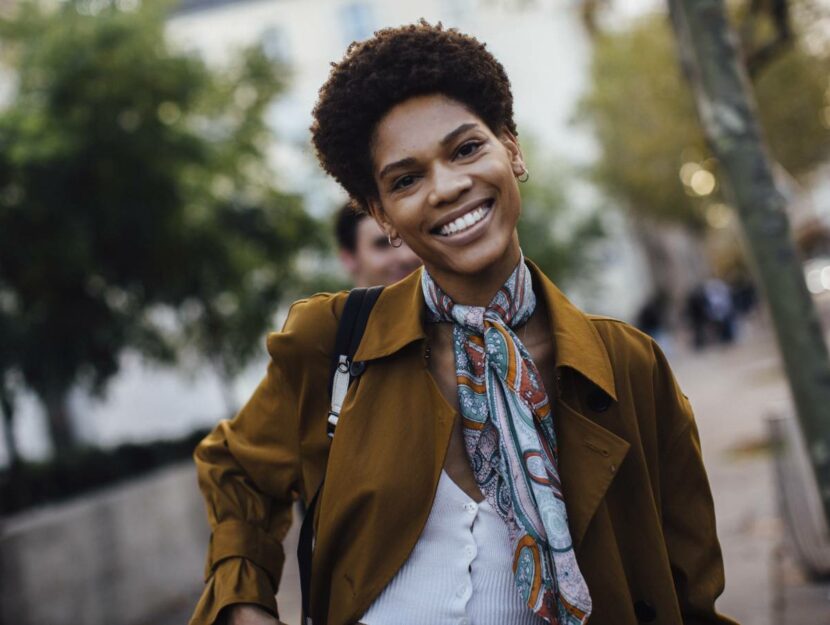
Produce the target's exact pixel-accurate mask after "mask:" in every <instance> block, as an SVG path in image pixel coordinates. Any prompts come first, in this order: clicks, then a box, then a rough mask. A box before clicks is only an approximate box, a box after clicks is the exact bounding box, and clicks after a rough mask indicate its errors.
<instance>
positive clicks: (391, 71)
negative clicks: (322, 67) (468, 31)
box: [311, 20, 518, 211]
mask: <svg viewBox="0 0 830 625" xmlns="http://www.w3.org/2000/svg"><path fill="white" fill-rule="evenodd" d="M429 94H442V95H445V96H447V97H449V98H452V99H454V100H457V101H458V102H460V103H461V104H463V105H464V106H466V107H467V108H469V109H470V110H471V111H472V112H473V113H475V114H476V115H477V116H478V117H480V118H481V119H482V120H483V121H484V123H486V124H487V126H488V127H489V128H490V129H491V130H492V131H493V132H494V133H499V132H501V131H502V130H503V129H507V130H509V131H510V132H512V133H513V134H514V135H517V134H518V132H517V131H516V124H515V122H514V121H513V94H512V93H511V91H510V80H509V79H508V78H507V74H506V73H505V71H504V67H502V65H501V63H499V62H498V61H497V60H496V59H495V57H493V55H492V54H490V52H489V51H488V50H487V49H486V47H485V44H483V43H481V42H479V41H478V40H477V39H475V38H474V37H471V36H469V35H465V34H463V33H460V32H458V31H457V30H455V29H452V28H450V29H444V28H443V26H442V25H441V24H440V23H438V24H437V25H431V24H429V23H427V22H426V21H424V20H421V21H420V22H419V23H417V24H410V25H407V26H402V27H399V28H385V29H383V30H379V31H377V32H376V33H375V35H374V37H372V38H371V39H368V40H366V41H363V42H355V43H352V44H351V45H350V46H349V48H348V49H347V50H346V54H345V56H344V57H343V60H342V61H340V62H339V63H332V70H331V73H330V74H329V77H328V80H327V81H326V82H325V84H324V85H323V86H322V87H321V88H320V93H319V97H318V99H317V104H316V105H315V107H314V111H313V117H314V121H313V123H312V125H311V134H312V141H313V143H314V147H315V149H316V150H317V158H318V159H319V160H320V164H321V165H322V166H323V169H325V170H326V171H327V172H328V173H329V174H330V175H331V176H332V177H333V178H334V179H335V180H337V181H338V182H339V183H340V184H341V185H342V186H343V188H344V189H345V190H346V192H347V193H348V194H349V196H350V197H351V199H352V201H353V203H354V204H355V205H356V208H358V209H362V210H364V211H365V210H366V209H367V206H366V199H367V198H370V197H374V196H376V194H377V190H376V186H375V181H374V177H373V175H372V160H371V145H370V144H371V140H372V134H373V133H374V130H375V127H376V126H377V124H378V122H379V121H380V120H381V118H383V116H384V115H385V114H386V113H387V112H388V111H389V110H390V109H391V108H392V107H394V106H395V105H396V104H399V103H400V102H403V101H404V100H408V99H409V98H412V97H415V96H420V95H429Z"/></svg>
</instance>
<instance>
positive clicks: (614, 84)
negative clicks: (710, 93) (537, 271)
mask: <svg viewBox="0 0 830 625" xmlns="http://www.w3.org/2000/svg"><path fill="white" fill-rule="evenodd" d="M828 69H830V68H828V66H827V62H826V59H820V58H817V57H813V56H810V55H809V54H807V53H806V52H805V51H804V50H803V49H801V48H800V47H798V46H795V47H794V48H792V49H790V50H787V51H785V52H783V53H782V54H781V56H780V57H779V58H777V59H776V60H775V61H774V62H773V63H772V64H771V65H770V66H768V67H766V68H764V69H763V70H762V71H761V72H760V74H759V77H758V80H757V84H756V97H757V100H758V106H759V109H760V117H761V122H762V124H763V126H764V130H765V132H766V134H767V138H768V141H769V145H770V149H771V150H772V153H773V156H774V157H775V158H776V159H777V160H778V161H779V162H780V163H781V165H783V167H784V168H785V169H787V170H788V171H790V172H791V173H792V174H794V175H795V176H799V175H802V174H806V173H808V172H809V171H810V169H811V168H813V167H814V166H816V165H817V164H818V163H819V162H821V161H822V160H823V159H824V158H827V156H828V146H830V129H828V127H827V126H826V125H822V121H821V119H822V110H823V107H824V106H826V103H825V102H824V97H825V96H824V94H825V90H826V89H827V87H828V82H827V78H826V77H827V75H828V73H829V72H828ZM591 79H592V81H591V88H590V90H589V92H588V94H587V95H586V97H585V98H584V100H583V102H582V105H581V110H580V119H581V120H583V121H587V122H590V123H591V124H592V125H593V127H594V128H595V130H596V135H597V138H598V140H599V143H600V145H601V148H602V155H601V157H600V159H599V161H598V163H597V164H596V166H595V167H594V169H593V171H592V175H593V178H594V180H595V181H596V182H597V183H598V184H599V185H600V186H601V187H602V188H603V189H604V190H605V191H606V192H607V193H608V194H609V195H610V196H611V197H614V198H616V199H617V200H619V201H620V202H621V203H622V204H623V205H624V206H626V207H627V208H628V209H630V210H631V211H632V213H634V214H636V215H640V216H645V217H647V218H650V219H655V220H666V221H672V222H675V223H681V224H685V225H687V226H689V227H691V228H693V229H700V228H702V227H703V226H704V225H705V221H704V216H705V213H706V210H707V208H708V207H710V206H711V205H712V204H714V203H717V202H719V201H720V194H719V188H718V187H716V188H715V189H714V190H713V191H712V192H711V193H703V194H699V193H696V192H695V191H694V189H693V186H690V185H689V184H688V182H689V177H688V176H687V178H686V181H685V183H684V182H683V181H682V180H681V177H680V168H681V167H682V166H683V165H684V163H692V170H690V171H693V170H694V169H698V170H703V171H704V172H707V173H704V174H702V175H701V176H703V177H704V179H705V176H708V174H709V173H710V174H713V175H714V176H715V178H717V164H716V162H715V161H714V160H713V159H711V158H710V153H709V151H708V148H707V147H706V143H705V140H704V137H703V133H702V131H701V129H700V125H699V122H698V120H697V115H696V112H695V105H694V100H693V97H692V94H691V91H690V89H689V87H688V85H687V84H686V81H685V80H684V78H683V76H682V75H681V73H680V70H679V63H678V59H677V52H676V49H675V43H674V41H673V39H672V36H671V29H670V26H669V24H668V22H667V19H666V18H665V16H662V15H649V16H646V17H644V18H641V19H640V20H638V21H636V22H634V23H633V24H632V25H631V26H630V27H628V28H625V29H623V30H620V31H617V32H611V33H604V34H601V35H599V36H598V38H597V40H596V47H595V50H594V59H593V63H592V67H591ZM701 187H702V189H703V190H704V191H706V190H707V185H706V184H703V185H700V186H698V189H699V190H700V189H701Z"/></svg>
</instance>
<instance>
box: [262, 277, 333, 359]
mask: <svg viewBox="0 0 830 625" xmlns="http://www.w3.org/2000/svg"><path fill="white" fill-rule="evenodd" d="M348 295H349V292H348V291H340V292H337V293H317V294H315V295H312V296H310V297H305V298H303V299H299V300H297V301H295V302H294V303H293V304H291V307H290V308H289V310H288V316H287V317H286V319H285V323H284V324H283V327H282V330H280V331H279V332H271V333H270V334H269V335H268V338H267V345H268V353H269V354H270V355H271V358H272V359H273V360H274V361H275V362H279V361H282V362H290V363H298V364H299V363H300V362H302V361H305V360H307V359H309V358H312V359H315V358H325V359H326V360H328V359H329V358H330V355H331V351H332V349H333V348H334V338H335V335H336V333H337V324H338V322H339V320H340V315H341V314H342V312H343V307H344V306H345V304H346V298H347V297H348Z"/></svg>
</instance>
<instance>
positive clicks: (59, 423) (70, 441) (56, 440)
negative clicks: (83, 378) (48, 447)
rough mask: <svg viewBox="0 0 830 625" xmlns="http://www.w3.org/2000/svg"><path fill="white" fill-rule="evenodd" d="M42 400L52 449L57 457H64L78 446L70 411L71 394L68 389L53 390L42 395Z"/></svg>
mask: <svg viewBox="0 0 830 625" xmlns="http://www.w3.org/2000/svg"><path fill="white" fill-rule="evenodd" d="M40 398H41V402H42V403H43V407H44V408H45V409H46V419H47V421H48V424H49V436H50V437H51V439H52V449H53V451H54V452H55V454H56V455H63V454H65V453H66V452H67V451H70V450H71V449H73V448H74V447H75V446H76V444H77V437H76V436H75V428H74V427H73V425H72V416H71V415H70V411H69V393H68V391H66V389H58V388H52V389H47V390H46V391H44V392H43V393H41V394H40Z"/></svg>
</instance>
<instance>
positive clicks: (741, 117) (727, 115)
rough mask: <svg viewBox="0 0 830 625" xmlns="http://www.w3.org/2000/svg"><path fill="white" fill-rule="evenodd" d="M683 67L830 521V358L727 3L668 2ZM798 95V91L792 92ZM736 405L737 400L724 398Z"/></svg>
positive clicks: (716, 0)
mask: <svg viewBox="0 0 830 625" xmlns="http://www.w3.org/2000/svg"><path fill="white" fill-rule="evenodd" d="M669 10H670V14H671V19H672V25H673V27H674V30H675V34H676V35H677V41H678V48H679V53H680V60H681V64H682V67H683V70H684V72H685V73H686V76H687V78H688V79H689V81H690V83H691V86H692V90H693V92H694V97H695V101H696V105H697V111H698V115H699V117H700V121H701V124H702V126H703V130H704V132H705V134H706V138H707V140H708V141H709V144H710V145H711V147H712V150H713V151H714V153H715V155H716V156H717V158H718V160H719V162H720V167H721V171H722V173H723V176H724V182H725V183H726V184H725V187H726V190H727V191H728V192H730V193H731V196H732V201H733V203H734V205H735V206H736V208H737V210H738V214H739V216H740V220H741V223H742V226H743V230H744V235H745V237H746V239H747V243H748V245H747V247H748V249H749V250H750V253H751V256H752V258H753V261H754V263H755V265H756V269H757V273H758V276H759V278H760V282H761V284H762V287H763V290H764V291H765V293H766V295H767V302H768V305H769V309H770V313H771V316H772V320H773V324H774V327H775V330H776V335H777V338H778V345H779V349H780V351H781V355H782V358H783V361H784V365H785V368H786V371H787V376H788V378H789V383H790V388H791V390H792V394H793V398H794V400H795V406H796V412H797V416H798V420H799V423H800V425H801V430H802V433H803V435H804V440H805V442H806V445H807V449H808V452H809V455H810V461H811V463H812V466H813V469H814V471H815V474H816V478H817V481H818V484H819V489H820V491H821V492H820V495H821V498H822V503H823V505H824V510H825V513H826V514H827V518H828V519H830V360H829V359H828V353H827V346H826V344H825V342H824V336H823V334H822V329H821V325H820V323H819V318H818V315H817V313H816V309H815V306H814V305H813V301H812V299H811V297H810V294H809V292H808V291H807V286H806V284H805V282H804V274H803V269H802V266H801V261H800V259H799V258H798V255H797V253H796V249H795V245H794V242H793V240H792V235H791V233H790V225H789V220H788V218H787V213H786V210H785V209H786V206H787V199H786V198H785V196H784V193H783V192H782V190H781V189H780V188H779V187H778V186H777V185H776V181H775V179H774V176H773V165H772V162H771V160H770V158H769V156H768V153H767V149H766V146H765V143H764V140H763V138H762V135H761V130H760V127H759V125H758V122H757V115H756V109H755V103H754V100H753V96H752V91H751V87H750V85H749V81H748V79H747V75H746V70H745V68H744V66H743V65H742V63H741V62H740V56H739V54H738V50H737V46H736V41H737V38H736V36H735V34H734V33H733V32H732V31H731V28H730V26H729V22H728V21H727V17H726V12H725V9H724V5H723V1H722V0H669ZM792 97H794V98H797V97H798V94H797V93H794V94H792ZM724 399H725V400H727V399H728V398H724Z"/></svg>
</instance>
